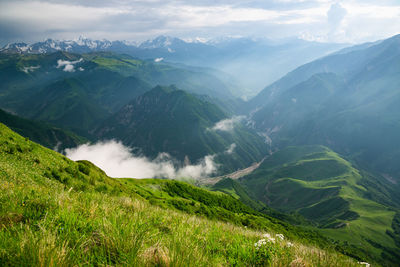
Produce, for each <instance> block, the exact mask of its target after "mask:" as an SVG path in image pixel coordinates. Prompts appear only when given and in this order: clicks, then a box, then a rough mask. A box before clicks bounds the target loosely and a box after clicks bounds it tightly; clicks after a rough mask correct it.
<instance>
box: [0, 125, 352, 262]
mask: <svg viewBox="0 0 400 267" xmlns="http://www.w3.org/2000/svg"><path fill="white" fill-rule="evenodd" d="M0 133H1V134H0V188H1V190H0V204H1V205H0V264H1V265H2V266H15V265H30V266H43V265H45V266H60V265H82V264H83V265H128V266H168V265H169V266H210V265H213V266H216V265H219V266H241V265H250V266H256V265H257V266H260V265H265V266H266V265H272V266H282V265H290V264H292V265H295V266H298V265H300V266H301V265H313V266H315V265H322V266H327V265H329V266H358V264H357V262H356V261H354V260H352V259H350V258H348V257H345V256H343V255H341V254H339V253H337V252H335V251H333V250H329V249H328V250H321V249H319V248H317V247H315V246H312V245H311V243H314V241H313V240H312V239H310V240H309V242H307V243H308V244H309V245H305V244H301V243H299V241H296V240H307V238H308V237H307V236H303V239H301V233H310V234H309V237H312V236H314V237H315V238H316V239H315V240H317V241H318V240H320V241H321V240H323V239H321V238H320V237H319V236H318V235H316V234H315V233H314V234H311V233H312V232H307V231H301V230H300V231H297V230H296V228H294V227H291V226H288V225H286V224H284V223H281V222H279V221H276V220H274V219H272V218H271V219H269V218H267V217H265V216H260V215H259V214H258V213H257V212H255V211H253V210H252V209H250V208H249V207H247V206H245V205H244V204H242V203H241V202H239V201H237V200H235V199H234V198H232V197H229V196H227V195H225V194H223V193H212V192H208V191H206V190H204V189H199V188H196V187H193V186H191V185H188V184H186V183H183V182H175V181H166V180H133V179H111V178H109V177H107V176H106V175H105V173H104V172H102V171H101V170H100V169H98V168H97V167H96V166H94V165H93V164H91V163H90V162H86V161H80V162H73V161H70V160H68V159H67V158H65V157H64V156H62V155H61V154H58V153H56V152H54V151H51V150H49V149H45V148H43V147H41V146H40V145H38V144H35V143H33V142H31V141H27V140H25V138H23V137H21V136H19V135H17V134H15V133H13V132H12V131H11V130H9V129H8V128H7V127H5V126H4V125H2V124H0ZM151 203H154V204H156V205H152V204H151ZM161 206H162V207H161ZM187 207H192V208H191V209H188V208H187ZM203 209H204V210H203ZM178 210H184V211H185V212H181V211H178ZM216 211H218V212H216ZM214 215H215V216H214ZM231 216H233V217H231ZM207 217H208V219H207ZM245 217H248V218H250V220H249V221H250V222H251V221H254V223H258V224H255V225H254V228H253V227H251V225H249V227H248V228H247V229H246V228H244V227H240V224H241V222H240V221H239V222H236V221H235V220H236V219H239V218H245ZM219 218H223V219H224V220H225V221H226V222H221V221H219V220H218V219H219ZM235 224H236V225H235ZM286 227H288V228H287V232H286V233H285V234H286V235H285V237H283V236H281V235H278V234H277V232H275V231H274V230H275V229H276V230H279V231H280V230H284V229H285V228H286ZM266 231H267V232H268V233H266ZM274 232H275V233H276V236H275V233H274ZM279 233H281V232H279ZM290 236H292V238H291V240H290V239H288V237H290ZM256 243H257V245H255V244H256ZM296 264H297V265H296Z"/></svg>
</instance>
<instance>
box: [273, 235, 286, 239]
mask: <svg viewBox="0 0 400 267" xmlns="http://www.w3.org/2000/svg"><path fill="white" fill-rule="evenodd" d="M275 236H276V237H278V238H279V239H280V240H283V239H285V237H284V236H283V235H282V234H276V235H275Z"/></svg>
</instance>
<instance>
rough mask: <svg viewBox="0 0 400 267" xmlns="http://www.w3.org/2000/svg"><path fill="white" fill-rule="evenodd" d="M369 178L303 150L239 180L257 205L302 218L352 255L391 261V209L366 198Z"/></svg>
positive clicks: (291, 150)
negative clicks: (364, 255)
mask: <svg viewBox="0 0 400 267" xmlns="http://www.w3.org/2000/svg"><path fill="white" fill-rule="evenodd" d="M374 179H376V178H375V177H373V176H371V175H369V176H367V175H363V173H361V172H359V171H358V170H357V169H356V168H354V166H353V165H352V164H350V163H349V162H348V161H346V160H344V159H343V158H341V157H340V156H339V155H338V154H336V153H334V152H333V151H331V150H330V149H328V148H326V147H322V146H303V147H288V148H286V149H283V150H280V151H278V152H275V153H274V154H272V155H271V156H270V157H268V158H267V159H265V160H264V162H263V163H262V164H261V165H260V167H259V168H258V169H256V170H255V171H254V172H253V173H251V174H249V175H248V176H245V177H242V178H241V179H240V180H239V181H240V183H241V184H242V185H243V186H244V187H245V188H246V189H247V190H248V192H251V193H253V194H254V195H255V197H256V199H257V200H259V201H263V202H264V203H266V204H268V205H269V206H271V207H273V208H277V209H278V210H281V211H284V212H288V213H299V214H301V215H303V216H304V217H306V218H307V219H309V220H311V221H313V222H315V223H316V224H317V225H318V227H319V228H321V230H320V232H321V233H323V234H324V235H326V236H328V237H330V238H332V239H335V240H338V241H340V242H341V243H342V244H344V245H345V246H349V247H353V248H351V250H354V253H356V254H357V253H359V255H363V254H367V253H369V254H370V255H371V257H372V258H374V259H375V260H376V261H382V260H383V259H385V260H387V261H388V262H396V261H398V259H399V256H400V255H399V253H398V252H396V250H398V246H397V245H396V244H395V240H396V239H395V238H393V237H394V235H392V236H390V235H389V234H388V231H390V232H389V233H395V230H394V229H395V228H393V226H392V222H393V224H396V222H395V219H394V216H395V213H396V209H395V208H391V207H390V206H385V205H383V204H381V203H379V202H376V199H379V197H380V198H381V199H385V198H387V197H388V196H386V197H382V196H379V197H374V198H368V194H367V192H368V191H369V190H368V188H369V187H368V186H367V187H365V186H363V184H368V183H370V184H374V183H377V182H376V181H375V180H374ZM364 180H367V181H369V182H365V181H364ZM383 192H384V191H383ZM381 195H385V194H384V193H381ZM396 225H397V224H396ZM393 230H394V231H393ZM392 231H393V232H392ZM357 250H358V252H355V251H357ZM389 255H390V256H389Z"/></svg>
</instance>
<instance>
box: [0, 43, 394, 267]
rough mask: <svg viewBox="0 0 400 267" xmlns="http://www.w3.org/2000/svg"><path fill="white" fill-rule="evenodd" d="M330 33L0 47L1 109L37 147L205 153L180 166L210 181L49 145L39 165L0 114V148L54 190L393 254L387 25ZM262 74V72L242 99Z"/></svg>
mask: <svg viewBox="0 0 400 267" xmlns="http://www.w3.org/2000/svg"><path fill="white" fill-rule="evenodd" d="M342 47H343V46H342V45H338V44H318V43H312V42H305V41H299V40H292V41H291V42H290V44H288V43H285V42H282V43H280V42H267V41H265V40H263V41H261V40H253V39H250V38H228V39H225V40H220V41H218V42H217V41H208V42H200V41H192V42H189V41H183V40H181V39H178V38H170V37H159V38H156V39H154V40H150V41H146V42H143V43H141V44H135V45H132V44H128V43H124V42H116V41H115V42H109V41H91V40H87V39H80V40H77V41H74V42H72V41H53V40H47V41H46V42H41V43H37V44H33V45H25V44H14V45H9V46H7V47H4V48H3V49H2V50H1V51H0V78H1V79H2V83H1V84H0V108H2V109H4V110H5V111H6V112H3V111H1V110H0V122H2V123H5V124H6V125H7V126H8V127H10V128H11V129H13V130H14V131H16V132H18V133H20V134H21V135H23V136H24V137H26V138H29V139H32V140H33V141H36V142H38V143H40V144H42V145H44V146H47V147H49V148H55V147H57V148H59V149H64V148H68V147H77V146H79V145H80V144H82V143H89V142H90V144H88V145H87V146H90V145H94V144H96V143H100V144H101V143H105V142H107V140H115V141H116V142H121V146H122V145H124V146H126V149H127V151H129V153H131V154H132V155H133V154H134V156H137V157H141V158H144V159H148V160H150V161H151V160H153V161H154V162H156V163H157V159H159V158H160V157H167V158H168V159H169V160H170V161H171V162H173V164H174V166H173V167H178V168H182V167H185V166H189V167H190V166H194V165H193V164H199V162H201V161H202V160H204V159H206V158H208V159H211V160H212V162H213V164H215V166H217V168H216V170H215V171H214V172H212V174H213V175H215V177H208V174H210V173H207V175H205V176H207V177H200V178H199V179H197V180H196V179H194V180H191V179H189V181H190V182H192V183H195V184H196V185H198V186H200V187H203V188H208V189H210V190H212V191H217V192H214V193H212V194H211V193H210V192H209V191H206V190H205V189H204V190H203V189H199V188H196V187H192V186H189V185H187V184H185V183H180V182H175V181H164V179H160V180H143V181H139V180H137V181H136V180H135V181H131V180H129V179H126V180H124V179H114V180H113V179H110V178H109V177H107V176H106V175H105V174H104V173H103V172H102V171H101V170H100V169H98V168H97V167H95V166H94V165H92V164H91V163H89V162H86V161H84V162H78V163H75V162H70V161H68V160H67V159H66V158H62V156H61V155H58V154H51V153H52V152H51V153H50V152H49V153H50V154H51V155H53V156H54V157H55V158H57V160H56V161H54V162H56V163H54V164H58V165H60V166H62V167H59V168H58V169H57V167H54V168H55V169H54V168H52V167H50V165H51V164H47V163H46V164H47V165H46V164H43V166H42V165H41V162H42V161H46V162H47V161H48V160H50V159H48V158H46V156H44V155H45V154H46V153H45V152H44V150H42V148H40V149H39V148H38V146H37V145H32V143H29V142H30V141H28V140H27V139H26V140H25V141H26V142H24V141H23V140H22V139H21V137H19V136H17V135H16V134H14V133H12V132H11V131H9V130H8V129H6V128H5V127H3V126H1V125H0V126H1V127H2V128H1V129H2V132H4V137H2V142H3V143H2V144H1V147H0V148H1V149H2V152H1V153H3V154H4V155H7V160H8V159H10V161H11V159H13V160H14V159H15V158H18V157H19V158H21V159H24V160H26V162H25V163H21V164H25V165H26V166H28V165H29V164H31V165H32V164H34V165H33V166H39V167H38V168H39V169H40V173H39V172H38V173H34V174H32V175H33V176H34V177H35V178H32V179H37V182H38V183H39V184H41V183H47V182H48V181H47V180H43V179H44V178H43V177H45V178H46V179H50V180H51V181H53V182H54V180H56V181H57V182H56V183H61V184H62V185H61V186H64V187H65V190H67V189H68V190H78V191H81V192H86V190H87V188H91V189H90V190H89V191H90V192H92V191H93V192H94V191H95V192H97V193H100V194H102V193H105V194H109V193H110V192H113V193H110V194H111V195H112V194H114V193H115V194H117V193H118V192H120V193H122V194H127V195H129V197H131V196H132V194H133V195H134V196H135V197H138V198H140V199H142V198H143V199H146V200H147V201H149V202H150V204H152V205H158V206H161V207H163V208H173V209H177V210H180V211H184V212H186V213H189V214H192V215H193V214H195V215H201V216H205V217H207V218H211V219H218V220H223V221H226V222H233V223H235V224H239V225H242V226H249V227H254V228H255V229H264V228H265V227H267V228H268V227H271V229H277V230H279V231H285V234H288V235H293V236H294V237H296V238H300V239H301V238H302V236H303V237H304V236H305V237H306V239H309V240H314V239H315V240H316V243H317V244H319V245H321V244H323V245H324V246H325V245H326V246H327V247H330V248H332V249H336V250H337V251H340V252H342V253H344V254H346V255H350V256H352V257H355V258H357V259H358V260H362V259H368V260H371V261H372V262H374V263H379V264H381V265H383V266H396V263H397V262H399V259H400V254H399V253H398V250H399V247H400V243H399V240H400V230H399V229H400V223H399V216H400V197H399V192H400V164H399V156H400V141H399V138H398V136H400V122H399V118H400V109H399V105H398V104H399V101H400V95H399V90H398V89H399V84H400V80H399V79H400V63H399V62H400V36H399V35H397V36H393V37H392V38H389V39H386V40H382V41H377V42H373V43H367V44H362V45H357V46H353V47H348V48H344V49H342V50H339V51H336V52H334V53H331V54H329V55H326V54H327V53H328V52H331V51H333V50H335V49H339V48H342ZM294 55H299V56H298V58H297V57H296V58H294V59H293V56H294ZM320 56H323V57H321V58H319V59H316V60H314V61H311V62H309V63H307V62H308V61H310V60H312V59H315V58H317V57H320ZM290 59H293V60H290ZM272 63H273V64H272ZM304 63H306V64H304ZM301 64H303V65H301ZM299 65H301V66H299ZM297 66H299V67H298V68H296V69H294V70H292V69H293V68H295V67H297ZM290 70H292V71H290ZM289 71H290V72H289ZM282 72H284V73H287V72H288V73H287V74H286V75H285V76H283V74H284V73H282ZM265 73H268V76H265V75H264V74H265ZM281 76H283V77H281ZM255 77H257V79H256V78H255ZM280 77H281V78H280ZM278 78H280V79H278ZM276 79H277V80H276ZM261 80H263V85H265V84H269V85H268V86H267V87H265V88H264V89H263V90H262V91H261V92H259V93H258V94H257V95H256V96H255V97H254V98H251V99H250V100H248V101H245V100H244V99H246V98H248V97H249V96H250V95H252V94H254V93H255V92H256V91H257V90H256V89H254V88H256V87H257V86H259V85H260V83H261ZM273 80H276V81H275V82H272V81H273ZM270 82H272V83H270ZM244 84H245V85H244ZM250 87H251V88H252V89H250V90H247V89H249V88H250ZM7 138H8V139H7ZM15 140H18V142H17V143H18V144H14V143H15ZM32 146H33V147H35V149H38V153H39V154H40V155H39V154H35V153H33V154H32V155H31V152H32V151H31V150H29V149H30V148H29V147H32ZM11 147H12V148H11ZM18 147H19V148H18ZM25 148H26V149H25ZM24 149H25V150H24ZM25 154H26V155H25ZM28 155H30V156H28ZM31 156H32V157H36V158H38V160H39V162H37V161H35V159H33V161H32V158H31ZM60 157H61V158H60ZM10 161H6V160H3V162H0V163H1V164H3V165H2V166H3V169H1V170H0V171H1V172H0V173H1V174H2V175H3V177H7V179H14V178H12V177H14V176H13V174H12V172H11V171H10V170H11V169H12V170H13V172H16V171H15V170H14V169H13V167H10V166H11V165H10ZM50 161H51V160H50ZM35 164H36V165H35ZM9 165H10V166H9ZM25 165H24V166H25ZM44 165H46V166H47V168H45V166H44ZM67 165H68V166H69V167H70V168H68V166H67ZM175 165H176V166H175ZM4 166H5V167H4ZM21 166H22V165H21ZM26 166H25V167H26ZM29 166H30V165H29ZM25 167H24V168H25ZM100 167H101V166H100ZM88 170H89V171H88ZM90 173H92V174H95V175H94V176H91V175H90ZM10 177H11V178H10ZM154 177H158V178H165V177H167V176H164V175H159V176H156V175H154ZM154 177H148V178H154ZM25 178H26V177H25ZM25 178H24V179H25ZM177 178H193V177H177ZM196 178H198V177H196ZM29 179H31V178H29ZM29 179H28V180H29ZM35 181H36V180H35ZM43 181H46V182H43ZM13 183H14V182H13ZM67 187H68V188H67ZM69 187H70V188H73V189H69ZM75 188H76V189H75ZM118 190H119V191H118ZM202 190H203V191H202ZM106 192H108V193H106ZM97 193H96V194H97ZM118 194H119V193H118ZM112 196H114V195H112ZM214 202H217V203H219V204H218V205H215V203H214ZM53 204H54V203H53ZM220 205H222V206H220ZM0 211H1V210H0ZM7 216H8V215H7ZM2 218H3V217H0V223H2ZM7 218H8V217H7ZM7 220H8V219H7ZM7 224H8V221H7ZM1 225H2V224H0V230H1V228H2V226H1ZM279 225H281V226H279ZM293 225H296V226H293ZM263 227H264V228H263ZM292 227H294V228H292ZM297 227H298V228H297ZM160 229H161V228H160ZM163 229H164V228H163ZM161 231H163V230H161ZM166 231H167V230H166ZM169 231H170V230H169ZM292 231H293V232H295V234H294V233H291V232H292ZM89 232H90V231H89ZM91 234H93V233H92V232H91ZM0 235H1V233H0ZM315 240H314V241H315ZM75 241H76V240H75ZM225 256H226V255H225V254H224V256H223V257H225ZM221 257H222V256H221ZM227 257H228V256H227ZM117 258H118V257H117ZM118 259H119V260H120V258H118ZM292 260H293V259H292ZM224 261H225V260H224ZM143 262H145V260H143ZM225 262H229V263H230V259H229V260H227V261H225ZM0 263H1V261H0ZM241 263H243V262H241ZM288 264H289V262H288ZM232 265H234V264H232ZM301 266H303V265H301Z"/></svg>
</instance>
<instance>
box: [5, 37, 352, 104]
mask: <svg viewBox="0 0 400 267" xmlns="http://www.w3.org/2000/svg"><path fill="white" fill-rule="evenodd" d="M343 47H345V45H344V44H325V43H317V42H308V41H304V40H298V39H291V40H282V41H271V40H266V39H254V38H244V37H243V38H223V39H220V40H208V41H196V40H195V41H189V40H188V41H184V40H182V39H179V38H176V37H170V36H158V37H156V38H154V39H152V40H147V41H144V42H142V43H139V44H138V43H128V42H124V41H112V42H111V41H107V40H91V39H86V38H83V37H80V38H79V39H77V40H65V41H57V40H51V39H48V40H46V41H44V42H38V43H34V44H30V45H27V44H24V43H15V44H9V45H6V46H4V47H3V48H1V49H0V53H1V54H12V53H20V54H37V53H53V52H56V51H66V52H70V53H90V52H100V51H108V52H115V53H124V54H129V55H131V56H133V57H136V58H140V59H142V60H156V61H158V62H170V63H171V62H173V63H183V64H185V65H192V66H198V67H206V68H213V69H218V70H221V71H224V72H225V73H228V74H229V75H230V76H231V78H230V79H231V80H235V83H236V84H240V86H239V88H240V90H235V91H234V94H235V96H237V97H249V96H253V95H255V94H256V93H257V92H258V91H260V88H262V87H263V86H264V85H265V84H266V83H272V82H274V81H275V80H277V79H278V78H280V77H282V76H283V75H285V74H286V73H287V72H289V71H291V70H292V69H294V68H296V67H298V66H300V65H302V64H304V63H307V62H309V61H311V60H314V59H317V58H319V57H321V56H324V55H327V54H329V53H331V52H334V51H337V50H339V49H341V48H343ZM243 66H246V68H243ZM234 77H240V79H237V78H234Z"/></svg>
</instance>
